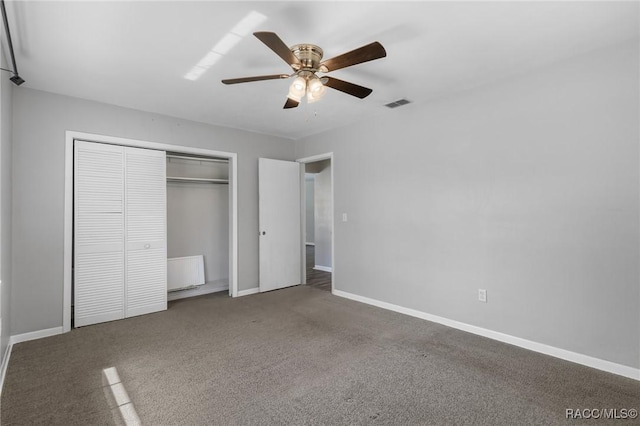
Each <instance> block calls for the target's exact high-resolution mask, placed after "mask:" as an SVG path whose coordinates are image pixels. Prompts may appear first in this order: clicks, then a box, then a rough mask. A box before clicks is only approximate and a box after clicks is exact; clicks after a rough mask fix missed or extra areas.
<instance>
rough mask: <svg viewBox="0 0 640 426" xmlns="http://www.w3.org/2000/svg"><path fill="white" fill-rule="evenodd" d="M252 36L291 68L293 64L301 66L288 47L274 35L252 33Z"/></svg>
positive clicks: (262, 32)
mask: <svg viewBox="0 0 640 426" xmlns="http://www.w3.org/2000/svg"><path fill="white" fill-rule="evenodd" d="M253 35H254V36H256V37H257V38H258V40H260V41H261V42H263V43H264V44H266V45H267V47H268V48H269V49H271V50H273V51H274V52H275V53H276V55H278V56H280V57H281V58H282V59H284V61H285V62H286V63H287V64H289V66H292V65H294V64H297V65H301V64H300V59H298V58H297V57H296V56H295V55H294V54H293V52H291V50H289V47H288V46H287V45H286V44H284V42H283V41H282V40H281V39H280V37H278V35H277V34H276V33H272V32H268V31H260V32H257V33H253Z"/></svg>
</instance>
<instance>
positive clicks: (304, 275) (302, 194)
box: [296, 152, 336, 294]
mask: <svg viewBox="0 0 640 426" xmlns="http://www.w3.org/2000/svg"><path fill="white" fill-rule="evenodd" d="M323 160H329V162H330V164H331V271H332V272H331V293H332V294H333V290H334V288H335V281H336V280H335V277H336V275H335V273H336V261H335V221H336V220H335V203H334V191H333V188H334V179H333V176H334V166H333V152H327V153H324V154H318V155H312V156H311V157H304V158H299V159H297V160H296V161H297V162H298V163H301V164H302V165H303V166H304V167H301V168H300V216H301V220H300V227H301V229H300V259H301V265H302V267H301V272H300V274H301V278H302V284H306V283H307V259H306V241H305V239H306V234H307V215H306V196H307V195H306V193H307V191H306V185H305V181H304V179H305V171H306V165H307V163H315V162H317V161H323Z"/></svg>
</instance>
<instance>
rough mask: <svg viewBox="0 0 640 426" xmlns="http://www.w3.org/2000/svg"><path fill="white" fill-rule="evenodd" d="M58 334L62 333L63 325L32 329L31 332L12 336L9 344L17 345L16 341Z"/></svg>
mask: <svg viewBox="0 0 640 426" xmlns="http://www.w3.org/2000/svg"><path fill="white" fill-rule="evenodd" d="M56 334H62V327H53V328H47V329H45V330H38V331H32V332H30V333H23V334H16V335H14V336H11V338H10V339H9V344H11V345H15V344H16V343H21V342H28V341H29V340H36V339H42V338H43V337H49V336H55V335H56Z"/></svg>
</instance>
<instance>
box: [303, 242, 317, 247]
mask: <svg viewBox="0 0 640 426" xmlns="http://www.w3.org/2000/svg"><path fill="white" fill-rule="evenodd" d="M304 245H305V246H315V245H316V243H304Z"/></svg>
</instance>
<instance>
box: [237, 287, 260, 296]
mask: <svg viewBox="0 0 640 426" xmlns="http://www.w3.org/2000/svg"><path fill="white" fill-rule="evenodd" d="M256 293H260V287H254V288H250V289H248V290H240V291H238V297H241V296H248V295H250V294H256Z"/></svg>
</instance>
